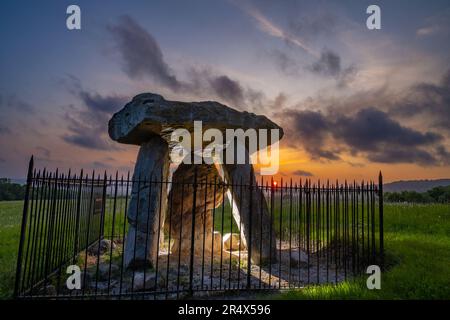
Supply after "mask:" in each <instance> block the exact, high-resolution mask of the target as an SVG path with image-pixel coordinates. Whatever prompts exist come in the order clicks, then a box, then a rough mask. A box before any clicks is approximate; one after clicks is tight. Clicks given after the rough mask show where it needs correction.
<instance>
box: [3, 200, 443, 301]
mask: <svg viewBox="0 0 450 320" xmlns="http://www.w3.org/2000/svg"><path fill="white" fill-rule="evenodd" d="M21 212H22V202H21V201H11V202H0V298H2V299H8V298H11V296H12V291H13V286H14V276H15V265H16V255H17V250H18V242H19V233H20V222H21ZM226 218H227V219H226V221H227V222H225V224H224V226H225V228H224V229H227V226H228V225H229V224H228V221H229V222H231V221H230V220H229V219H228V217H226ZM233 229H234V230H235V227H234V228H233ZM385 246H386V250H387V261H388V263H389V264H390V267H389V270H387V271H386V272H384V273H383V275H382V280H381V281H382V283H381V286H382V288H381V290H368V289H367V288H366V285H365V278H359V279H355V280H351V281H347V282H343V283H341V284H339V285H337V286H320V287H310V288H307V289H302V290H291V291H288V292H284V293H282V294H276V295H271V296H269V297H270V298H278V299H450V205H448V204H447V205H442V204H434V205H393V204H387V205H385Z"/></svg>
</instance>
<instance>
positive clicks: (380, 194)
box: [378, 171, 384, 269]
mask: <svg viewBox="0 0 450 320" xmlns="http://www.w3.org/2000/svg"><path fill="white" fill-rule="evenodd" d="M383 196H384V195H383V175H382V174H381V171H380V174H379V176H378V210H379V212H378V214H379V222H378V228H379V236H380V240H379V241H380V261H381V268H382V269H384V230H383V228H384V225H383V223H384V222H383Z"/></svg>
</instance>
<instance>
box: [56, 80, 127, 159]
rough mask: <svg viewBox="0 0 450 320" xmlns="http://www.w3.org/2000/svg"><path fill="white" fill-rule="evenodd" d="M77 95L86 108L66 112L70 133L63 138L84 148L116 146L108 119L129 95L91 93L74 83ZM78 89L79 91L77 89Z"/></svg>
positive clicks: (100, 148)
mask: <svg viewBox="0 0 450 320" xmlns="http://www.w3.org/2000/svg"><path fill="white" fill-rule="evenodd" d="M74 87H75V88H76V89H74V92H75V93H76V96H77V97H79V98H80V100H81V101H82V102H83V106H84V108H83V109H82V110H77V109H75V108H72V110H71V111H70V112H67V113H66V114H65V120H66V121H67V123H68V129H69V133H66V134H64V135H63V136H62V138H63V140H64V141H66V142H68V143H70V144H74V145H77V146H80V147H83V148H88V149H97V150H108V149H112V148H114V145H112V143H111V141H110V139H109V137H108V136H107V132H108V121H109V119H110V118H111V114H112V113H113V112H114V111H117V110H119V109H120V108H122V107H123V105H124V104H125V103H126V102H128V100H129V97H123V96H118V95H111V96H102V95H100V94H98V93H90V92H87V91H85V90H83V89H81V88H80V87H79V86H78V85H76V84H75V85H74ZM77 90H78V91H77Z"/></svg>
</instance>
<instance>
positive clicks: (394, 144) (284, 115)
mask: <svg viewBox="0 0 450 320" xmlns="http://www.w3.org/2000/svg"><path fill="white" fill-rule="evenodd" d="M278 116H279V117H280V118H281V119H285V121H283V123H282V125H283V126H284V127H285V129H286V131H287V134H286V137H289V139H290V143H291V144H292V145H300V146H302V147H303V148H304V149H305V150H306V151H307V152H308V153H309V154H310V156H311V158H313V159H327V160H337V159H340V158H341V156H342V155H343V154H346V153H347V154H351V155H354V156H357V155H362V156H364V157H366V158H367V159H368V160H369V161H372V162H383V163H418V164H421V165H435V164H439V163H442V162H444V159H442V158H441V157H442V154H443V153H444V152H446V149H445V147H444V146H443V145H442V143H443V140H444V137H443V136H441V135H439V134H436V133H433V132H430V131H427V132H420V131H417V130H414V129H411V128H407V127H404V126H402V125H401V124H400V123H398V122H397V121H395V120H393V119H391V118H390V117H389V115H388V114H387V113H385V112H383V111H380V110H377V109H374V108H365V109H361V110H359V111H357V112H356V113H355V114H353V115H346V114H340V113H338V112H337V111H336V110H335V111H333V112H327V113H324V112H320V111H308V110H293V109H289V110H285V111H282V112H281V113H280V114H279V115H278ZM433 148H434V149H433ZM437 150H440V152H437Z"/></svg>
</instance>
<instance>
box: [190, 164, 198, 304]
mask: <svg viewBox="0 0 450 320" xmlns="http://www.w3.org/2000/svg"><path fill="white" fill-rule="evenodd" d="M193 188H194V192H193V195H192V227H191V253H190V258H189V294H190V295H192V294H193V280H194V279H193V278H194V245H195V209H196V206H197V167H194V182H193Z"/></svg>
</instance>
